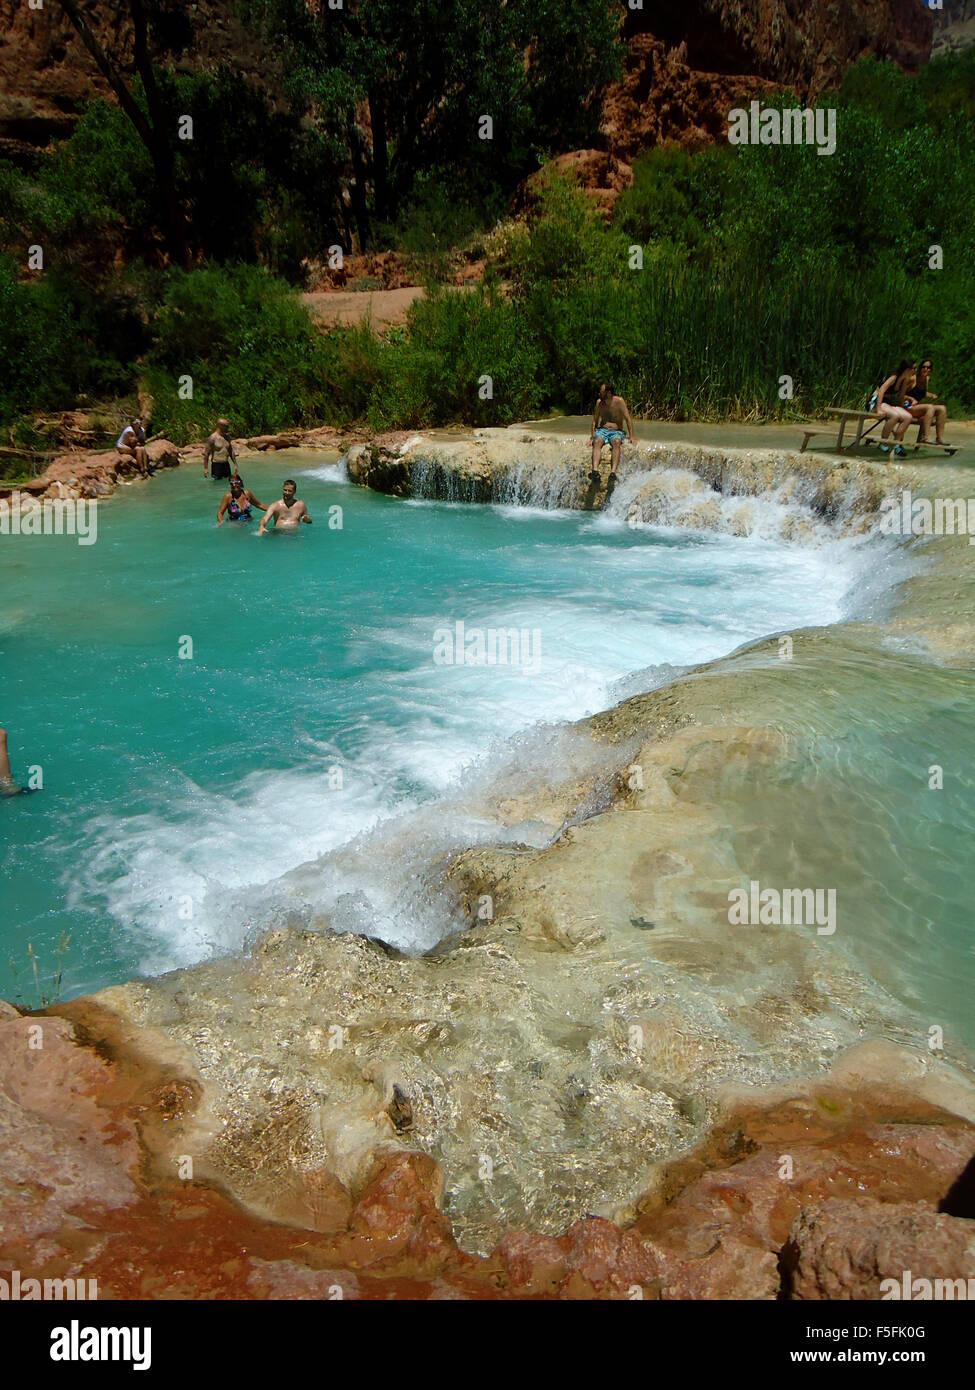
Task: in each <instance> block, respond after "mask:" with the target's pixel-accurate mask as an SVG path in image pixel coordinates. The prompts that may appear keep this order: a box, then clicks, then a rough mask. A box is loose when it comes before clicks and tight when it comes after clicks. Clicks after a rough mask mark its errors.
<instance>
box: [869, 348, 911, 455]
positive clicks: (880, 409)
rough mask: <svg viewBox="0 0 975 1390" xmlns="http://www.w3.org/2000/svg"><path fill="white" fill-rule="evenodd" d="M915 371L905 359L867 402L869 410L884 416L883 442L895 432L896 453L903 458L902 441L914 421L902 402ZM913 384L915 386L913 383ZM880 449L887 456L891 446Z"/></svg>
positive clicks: (885, 445)
mask: <svg viewBox="0 0 975 1390" xmlns="http://www.w3.org/2000/svg"><path fill="white" fill-rule="evenodd" d="M914 370H915V368H914V363H913V362H910V361H908V360H907V359H905V360H904V361H903V362H901V364H900V366H899V367H898V368H897V369H896V371H893V372H888V373H887V375H886V376H885V377H884V379H883V381H882V382H881V383H880V385H879V386H878V387H877V389H876V390H875V391H874V393H873V395H872V396H871V397H870V400H869V401H868V402H867V409H868V410H872V411H874V412H875V413H876V414H877V415H882V416H883V419H884V428H883V430H882V432H881V435H880V438H881V440H882V441H883V440H885V439H887V438H889V436H890V432H891V430H893V431H894V438H895V439H896V441H897V444H896V446H895V448H894V453H895V454H897V455H898V456H903V453H904V449H903V446H902V444H901V442H900V441H901V440H902V439H903V438H904V432H905V430H906V429H907V427H908V425H909V424H910V423H911V419H912V417H911V412H910V411H909V410H905V409H904V407H903V406H902V405H901V404H900V402H901V401H902V400H903V399H904V394H903V393H904V390H905V389H906V386H905V383H906V382H907V381H908V380H909V379H910V377H911V375H913V373H914ZM911 384H912V385H913V382H912V383H911ZM898 387H900V388H901V393H900V394H899V395H898V394H897V390H898ZM880 447H881V449H882V450H883V452H884V453H885V454H886V453H889V452H890V445H889V444H884V443H881V445H880Z"/></svg>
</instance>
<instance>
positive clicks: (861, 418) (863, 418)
mask: <svg viewBox="0 0 975 1390" xmlns="http://www.w3.org/2000/svg"><path fill="white" fill-rule="evenodd" d="M826 414H827V415H830V416H832V417H833V418H834V419H835V420H838V421H839V427H838V429H837V431H836V449H837V452H839V450H840V449H842V448H843V447H844V446H843V435H844V433H845V431H846V427H847V425H851V424H852V423H853V421H854V420H855V421H856V426H857V428H856V434H855V435H854V437H853V439H852V440H850V442H849V443H848V444H847V445H846V448H847V449H855V448H856V447H857V446H858V445H859V444H860V443H861V441H862V440H863V439H865V438H866V436H867V435H868V434H870V432H871V430H874V429H876V427H877V425H879V424H880V422H881V420H882V419H883V418H884V417H883V416H882V415H878V414H877V412H876V411H874V410H840V409H838V408H837V407H835V406H834V407H832V408H831V409H830V410H827V412H826ZM868 420H869V421H871V424H870V429H868V430H864V428H863V426H864V425H865V424H866V422H867V421H868ZM819 433H820V431H819V430H806V431H805V433H804V434H803V436H802V447H801V448H800V450H799V452H800V454H804V453H805V452H806V445H807V444H808V443H809V441H810V439H812V438H814V437H815V435H817V434H819Z"/></svg>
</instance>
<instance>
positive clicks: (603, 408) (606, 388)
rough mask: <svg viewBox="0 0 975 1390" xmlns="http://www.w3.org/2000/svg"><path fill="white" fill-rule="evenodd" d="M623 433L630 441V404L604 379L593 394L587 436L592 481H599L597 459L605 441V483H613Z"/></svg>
mask: <svg viewBox="0 0 975 1390" xmlns="http://www.w3.org/2000/svg"><path fill="white" fill-rule="evenodd" d="M624 424H625V425H626V436H624V433H623V425H624ZM624 437H628V438H629V441H630V443H631V444H632V443H633V421H632V419H631V418H630V411H629V408H628V406H627V404H626V401H624V399H623V397H622V396H617V395H616V392H615V391H614V390H613V386H612V383H611V382H608V381H604V382H603V383H602V385H601V386H600V388H599V394H598V395H597V397H596V407H595V409H594V410H593V413H592V433H591V435H590V439H589V442H590V443H591V444H592V472H591V473H590V474H589V476H590V478H591V479H592V480H593V482H598V481H599V459H600V456H601V454H602V452H603V445H604V444H608V445H609V450H610V465H609V479H608V481H607V484H606V486H607V487H608V488H612V487H614V486H615V485H616V477H617V473H616V470H617V468H618V466H619V461H620V446H621V445H622V443H623V439H624Z"/></svg>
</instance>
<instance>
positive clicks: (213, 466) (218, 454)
mask: <svg viewBox="0 0 975 1390" xmlns="http://www.w3.org/2000/svg"><path fill="white" fill-rule="evenodd" d="M229 428H230V421H229V420H227V419H226V418H225V417H224V416H222V415H221V417H220V419H219V420H218V421H217V428H216V429H215V430H214V431H213V433H212V434H211V435H209V436H208V438H207V446H206V449H205V450H204V451H203V476H204V478H205V477H206V475H207V466H208V465H209V468H210V476H211V477H212V478H213V479H214V480H216V479H218V478H229V477H230V474H231V471H233V472H235V473H236V471H237V455H236V454H235V453H234V446H233V444H231V442H230V438H229V436H228V435H227V433H226V431H227V430H229ZM231 464H233V465H234V466H233V470H231V467H230V465H231Z"/></svg>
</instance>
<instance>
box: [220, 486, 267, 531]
mask: <svg viewBox="0 0 975 1390" xmlns="http://www.w3.org/2000/svg"><path fill="white" fill-rule="evenodd" d="M251 507H259V508H260V510H261V512H265V511H267V508H266V507H265V505H264V503H263V502H259V501H258V500H257V498H256V497H255V496H254V494H253V493H252V492H251V491H250V489H249V488H246V487H244V484H243V483H242V482H241V481H240V479H239V478H234V480H233V481H232V482H231V484H230V491H229V492H225V493H224V495H223V496H222V497H221V499H220V506H219V507H218V508H217V525H218V526H222V525H223V514H224V512H226V513H227V517H228V520H230V521H250V519H251Z"/></svg>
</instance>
